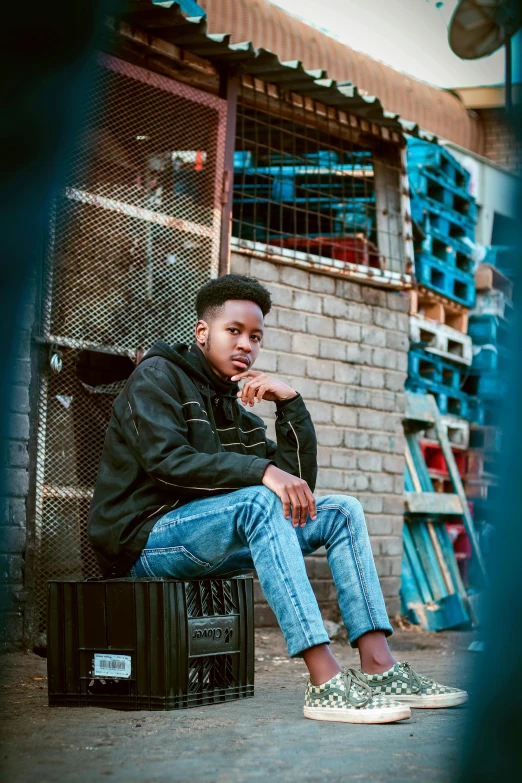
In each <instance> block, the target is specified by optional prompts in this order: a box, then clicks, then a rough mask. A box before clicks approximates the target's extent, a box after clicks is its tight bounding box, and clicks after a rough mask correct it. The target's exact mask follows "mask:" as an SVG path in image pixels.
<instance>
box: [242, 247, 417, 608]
mask: <svg viewBox="0 0 522 783" xmlns="http://www.w3.org/2000/svg"><path fill="white" fill-rule="evenodd" d="M231 271H232V272H237V273H241V274H249V275H252V276H253V277H256V278H257V279H258V280H260V281H261V282H263V283H264V284H265V285H266V286H267V288H268V289H269V290H270V292H271V294H272V300H273V303H274V307H273V309H272V311H271V313H270V314H269V315H268V317H267V319H266V333H265V338H264V346H263V350H262V351H261V354H260V356H259V359H258V361H257V363H256V369H260V370H264V371H267V372H273V373H277V374H278V376H279V377H281V378H283V379H285V380H287V382H288V383H290V384H291V385H293V386H294V387H295V388H296V389H297V390H298V391H299V392H300V393H301V394H302V395H303V397H304V399H305V401H306V403H307V407H308V409H309V411H310V413H311V415H312V418H313V420H314V423H315V426H316V431H317V439H318V443H319V476H318V485H317V494H318V495H325V494H329V493H345V494H349V495H354V496H355V497H357V498H358V499H359V500H360V502H361V503H362V505H363V507H364V509H365V513H366V520H367V524H368V530H369V533H370V537H371V542H372V548H373V552H374V555H375V561H376V564H377V570H378V573H379V577H380V580H381V586H382V589H383V593H384V596H385V598H386V604H387V607H388V611H389V613H390V615H395V614H397V613H398V612H399V598H398V592H399V587H400V574H401V556H402V521H403V511H404V498H403V491H404V483H403V474H404V436H403V430H402V414H403V411H404V391H403V389H404V382H405V380H406V373H407V352H408V315H407V310H408V300H407V297H406V296H405V295H404V294H400V293H395V292H389V291H382V290H379V289H376V288H371V287H370V286H364V285H360V284H358V283H352V282H349V281H346V280H342V279H338V278H335V277H331V276H328V275H326V274H320V273H315V272H314V273H311V272H310V273H309V272H307V271H304V270H302V269H297V268H293V267H291V266H287V265H283V264H278V263H276V262H271V261H264V260H259V259H256V258H250V257H248V256H245V255H242V254H239V253H233V254H232V259H231ZM256 412H257V413H259V415H260V416H262V417H263V418H264V419H265V421H267V423H268V425H269V434H270V436H271V437H274V406H273V405H271V404H270V403H261V405H260V406H259V408H256ZM307 569H308V573H309V576H310V579H311V582H312V585H313V587H314V590H315V593H316V596H317V598H318V601H319V602H320V604H321V608H322V611H323V614H324V616H325V617H327V618H330V619H338V608H337V602H336V597H335V588H334V585H333V583H332V580H331V576H330V571H329V569H328V564H327V562H326V558H325V556H324V554H318V555H313V556H311V557H309V558H307ZM256 603H257V610H256V613H257V621H258V622H259V623H263V622H266V623H272V622H273V621H274V618H273V615H272V613H271V612H270V610H269V609H268V607H267V606H266V603H265V602H264V599H263V596H262V594H261V592H260V590H259V587H258V591H257V594H256Z"/></svg>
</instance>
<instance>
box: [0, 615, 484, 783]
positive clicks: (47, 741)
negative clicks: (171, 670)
mask: <svg viewBox="0 0 522 783" xmlns="http://www.w3.org/2000/svg"><path fill="white" fill-rule="evenodd" d="M472 638H473V637H472V635H471V634H470V633H457V632H447V633H440V634H434V633H426V632H420V631H417V630H402V631H401V630H399V631H398V632H397V633H396V635H395V636H394V637H393V638H392V640H391V646H392V648H393V650H394V651H395V657H396V658H398V659H399V660H409V661H410V662H411V663H412V665H413V666H414V667H415V668H417V669H418V671H420V672H422V673H424V674H427V675H431V676H434V677H436V678H437V679H439V680H440V681H442V682H445V683H447V684H449V685H458V686H462V687H466V686H467V685H468V683H469V681H470V675H471V670H472V667H473V662H474V660H475V658H474V656H475V654H474V653H469V652H467V646H468V644H469V643H470V641H471V639H472ZM256 643H257V646H256V659H257V660H256V695H255V697H254V698H252V699H245V700H243V701H236V702H229V703H227V704H223V705H213V706H207V707H202V708H197V709H191V710H185V711H181V712H115V711H111V710H103V709H70V708H49V707H48V706H47V681H46V679H45V677H46V662H45V660H43V659H42V658H40V657H38V656H36V655H34V654H33V653H23V652H20V653H12V654H6V655H4V656H2V657H1V658H0V667H1V681H0V683H1V691H2V700H3V703H2V705H1V716H0V720H1V724H2V725H1V728H0V764H1V771H2V779H3V780H5V781H8V783H33V781H34V783H48V782H49V783H51V782H53V783H54V781H60V783H62V782H64V783H91V781H99V780H104V779H105V777H106V778H107V779H109V780H111V781H113V783H120V782H121V783H123V782H124V781H125V783H134V781H136V782H137V781H140V783H142V782H145V783H149V781H150V783H156V781H157V782H158V783H160V782H161V783H163V781H164V782H165V783H171V782H172V783H244V782H245V781H247V782H248V783H250V782H252V783H254V782H255V781H263V783H264V782H265V781H267V780H269V781H271V783H279V781H290V782H291V783H293V782H294V781H306V782H307V783H316V782H317V783H319V782H321V783H322V781H324V780H329V781H339V783H340V782H341V781H356V780H361V781H365V783H367V782H371V783H373V781H379V783H380V782H381V781H382V783H387V782H388V781H389V782H390V783H392V782H393V783H409V781H412V782H413V781H415V783H417V782H419V783H436V782H437V783H438V782H439V781H441V782H442V781H444V782H445V783H446V781H454V780H455V779H456V775H457V769H458V759H459V752H460V747H461V741H462V736H463V730H464V728H465V724H466V711H467V708H466V707H460V708H456V709H452V710H416V711H413V712H412V718H411V720H409V721H405V722H402V723H398V724H389V725H383V726H353V725H347V724H340V723H322V722H316V721H310V720H305V719H304V718H303V715H302V709H303V692H304V686H305V682H306V678H305V666H304V664H303V662H302V661H300V660H290V659H289V658H288V657H287V655H286V650H285V647H284V643H283V639H282V636H281V634H280V633H279V631H278V630H275V629H273V630H272V629H261V630H260V631H259V632H258V633H257V636H256ZM333 650H334V652H335V654H336V655H337V656H338V658H339V660H340V661H341V663H342V664H343V665H355V664H356V661H357V658H356V655H355V653H354V651H353V650H351V648H350V647H349V645H348V644H347V643H346V642H344V641H336V642H334V643H333Z"/></svg>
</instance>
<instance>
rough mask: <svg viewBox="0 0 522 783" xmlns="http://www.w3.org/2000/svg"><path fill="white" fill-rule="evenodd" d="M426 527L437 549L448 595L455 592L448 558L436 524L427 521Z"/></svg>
mask: <svg viewBox="0 0 522 783" xmlns="http://www.w3.org/2000/svg"><path fill="white" fill-rule="evenodd" d="M426 529H427V531H428V535H429V537H430V540H431V543H432V545H433V549H434V551H435V556H436V558H437V562H438V564H439V568H440V572H441V574H442V578H443V580H444V584H445V586H446V590H447V591H448V595H452V594H453V593H454V592H455V588H454V586H453V580H452V578H451V574H450V571H449V568H448V564H447V563H446V560H445V558H444V555H443V553H442V548H441V545H440V542H439V539H438V538H437V534H436V532H435V526H434V524H433V522H426Z"/></svg>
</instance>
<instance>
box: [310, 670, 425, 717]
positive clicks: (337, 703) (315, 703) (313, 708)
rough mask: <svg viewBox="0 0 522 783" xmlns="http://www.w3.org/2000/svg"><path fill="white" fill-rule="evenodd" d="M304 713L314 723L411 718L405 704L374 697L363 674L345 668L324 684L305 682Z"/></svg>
mask: <svg viewBox="0 0 522 783" xmlns="http://www.w3.org/2000/svg"><path fill="white" fill-rule="evenodd" d="M304 714H305V717H307V718H312V719H314V720H331V721H342V722H344V723H389V722H391V721H396V720H403V719H404V718H409V717H410V713H409V708H406V710H405V709H404V705H400V704H398V703H396V702H395V701H393V700H391V699H389V698H388V697H387V696H381V695H380V694H379V695H376V696H374V695H373V693H372V689H371V688H370V687H369V685H368V683H367V681H366V678H365V676H364V674H362V672H359V671H357V670H356V669H345V670H344V671H342V672H339V674H336V675H335V677H332V679H331V680H328V682H325V683H324V684H323V685H313V684H312V682H311V681H310V680H308V683H307V686H306V693H305V703H304Z"/></svg>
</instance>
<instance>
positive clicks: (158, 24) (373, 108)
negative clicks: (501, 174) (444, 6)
mask: <svg viewBox="0 0 522 783" xmlns="http://www.w3.org/2000/svg"><path fill="white" fill-rule="evenodd" d="M198 2H199V5H201V6H203V7H205V8H206V9H208V12H209V13H210V15H212V14H213V15H214V17H216V16H218V17H219V22H216V20H215V19H214V22H213V23H212V22H211V21H209V20H208V16H207V18H205V17H202V18H201V17H200V18H186V17H185V16H184V15H183V14H182V12H181V10H180V8H179V5H178V3H176V2H171V0H164V1H162V0H152V2H151V0H127V2H126V3H125V5H124V11H123V13H122V14H121V16H122V18H123V19H124V20H125V21H127V22H129V23H130V24H132V25H134V26H136V27H139V28H141V29H143V30H146V31H147V32H149V33H150V34H152V35H155V36H157V37H158V38H161V39H163V40H165V41H167V42H169V43H172V44H174V45H176V46H179V47H182V48H185V49H187V50H189V51H191V52H194V53H195V54H197V55H199V56H200V57H204V58H206V59H208V60H210V61H211V62H214V63H219V62H223V61H225V62H236V63H238V64H240V66H241V70H242V71H243V72H244V73H246V74H250V75H252V76H256V77H258V78H260V79H262V80H264V81H266V82H269V83H272V84H277V85H281V86H284V87H285V89H287V90H292V91H293V92H297V93H299V94H301V95H303V96H305V97H311V98H314V99H315V100H317V101H320V102H321V103H324V104H326V105H328V106H335V107H337V108H338V109H343V110H345V111H347V112H350V113H352V114H357V115H358V116H359V117H362V118H364V119H366V120H368V121H369V122H373V123H376V124H378V125H383V126H386V127H388V128H389V129H390V130H395V131H397V132H399V133H402V132H403V131H406V132H407V133H411V134H413V135H421V136H424V137H425V138H428V139H433V138H434V137H435V135H436V134H435V133H434V132H433V131H431V132H430V130H431V129H429V130H428V131H427V132H425V129H423V128H422V127H420V126H419V125H418V124H417V123H416V122H415V121H413V122H409V121H405V120H403V119H402V118H400V117H399V116H398V115H397V113H395V112H390V111H387V110H386V109H385V108H384V107H383V105H382V103H381V100H380V98H377V97H374V96H372V95H367V94H362V93H361V92H360V91H359V89H358V87H357V86H355V85H354V84H352V82H351V81H347V80H345V81H336V80H335V79H331V78H329V76H328V74H327V71H326V70H325V69H324V68H315V69H314V68H305V66H304V64H303V63H302V61H301V59H299V58H292V59H289V60H288V61H284V60H283V61H282V60H281V57H280V53H279V52H278V53H277V54H274V52H273V51H269V50H268V49H267V48H263V47H258V48H256V47H255V46H254V43H253V42H251V41H241V40H237V39H238V38H240V37H241V36H240V35H239V34H238V33H237V30H238V29H242V27H243V25H244V24H245V20H243V21H241V19H242V13H244V14H245V16H246V17H248V19H249V21H248V24H247V25H246V26H247V27H248V25H251V26H252V27H256V19H258V20H259V22H260V24H259V26H258V27H256V29H257V35H258V38H260V37H262V38H266V37H267V36H269V35H270V29H271V26H273V25H274V24H275V20H274V18H272V19H271V20H270V19H268V17H267V18H265V17H263V18H261V17H260V16H259V12H260V11H267V8H265V6H267V7H268V8H269V9H271V10H273V11H277V12H279V13H283V12H281V11H280V9H277V8H275V6H268V4H266V3H261V4H259V3H255V2H253V0H243V2H241V3H238V2H234V0H219V2H213V0H210V2H209V0H198ZM214 9H215V10H214ZM218 9H219V10H218ZM240 12H242V13H240ZM267 19H268V21H269V22H270V24H268V23H267ZM296 21H297V20H295V19H294V18H293V17H290V16H288V14H283V18H282V20H281V24H282V25H283V28H281V29H280V30H278V32H277V36H275V37H274V36H273V38H274V40H273V48H274V49H275V47H276V46H280V47H281V48H282V49H286V48H288V47H285V46H283V44H284V41H285V37H286V34H285V32H282V31H283V30H286V31H287V32H288V35H289V36H290V38H291V39H293V40H294V42H295V45H296V46H297V43H298V41H299V37H298V35H297V34H296V31H295V30H293V29H292V25H293V24H294V22H296ZM227 24H231V25H233V24H235V28H236V30H235V31H233V32H232V33H218V32H210V30H213V29H214V30H215V29H216V28H219V27H220V26H221V25H223V27H224V26H225V25H227ZM300 24H301V23H300ZM223 27H221V29H223ZM303 27H305V29H306V30H310V31H311V32H312V33H313V34H314V35H321V33H317V32H316V31H315V30H312V28H308V27H307V26H306V25H303ZM225 29H226V28H225ZM323 37H324V38H326V40H327V41H328V42H329V43H332V42H333V43H336V42H335V41H332V39H330V38H327V37H326V36H323ZM292 50H293V49H292ZM315 59H316V60H317V61H319V59H320V58H319V59H318V58H317V57H315ZM367 59H370V58H367ZM371 62H372V63H373V62H374V61H371ZM375 65H376V66H379V67H380V64H379V63H375ZM430 89H433V88H430ZM435 92H437V93H439V92H440V91H435ZM443 94H445V93H443ZM452 98H453V100H454V101H455V102H457V103H458V100H457V99H456V98H454V97H452Z"/></svg>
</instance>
